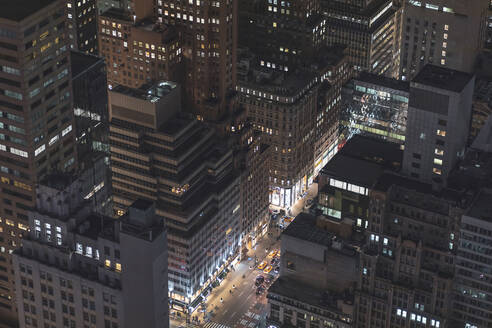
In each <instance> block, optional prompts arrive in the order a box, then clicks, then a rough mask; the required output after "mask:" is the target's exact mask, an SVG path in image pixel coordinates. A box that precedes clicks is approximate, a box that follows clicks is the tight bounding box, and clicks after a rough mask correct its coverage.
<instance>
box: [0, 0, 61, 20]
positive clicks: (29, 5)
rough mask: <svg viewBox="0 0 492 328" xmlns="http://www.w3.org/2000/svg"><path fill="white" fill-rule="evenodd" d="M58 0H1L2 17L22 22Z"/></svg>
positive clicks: (0, 12) (0, 13) (0, 14)
mask: <svg viewBox="0 0 492 328" xmlns="http://www.w3.org/2000/svg"><path fill="white" fill-rule="evenodd" d="M54 2H56V0H0V8H1V10H0V18H5V19H8V20H12V21H17V22H20V21H22V20H24V19H26V18H27V17H29V16H31V15H33V14H35V13H37V12H38V11H40V10H41V9H43V8H44V7H47V6H49V5H50V4H52V3H54Z"/></svg>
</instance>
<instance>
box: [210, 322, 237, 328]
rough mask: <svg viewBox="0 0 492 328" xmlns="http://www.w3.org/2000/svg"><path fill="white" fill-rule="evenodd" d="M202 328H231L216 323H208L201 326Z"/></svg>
mask: <svg viewBox="0 0 492 328" xmlns="http://www.w3.org/2000/svg"><path fill="white" fill-rule="evenodd" d="M203 327H204V328H231V327H229V326H226V325H223V324H221V323H218V322H213V321H209V322H207V323H206V324H204V325H203Z"/></svg>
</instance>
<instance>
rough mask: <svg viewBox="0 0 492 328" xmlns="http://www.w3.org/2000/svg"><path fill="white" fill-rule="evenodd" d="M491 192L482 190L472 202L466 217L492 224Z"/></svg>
mask: <svg viewBox="0 0 492 328" xmlns="http://www.w3.org/2000/svg"><path fill="white" fill-rule="evenodd" d="M491 200H492V190H491V189H483V190H481V191H480V193H479V194H478V196H477V197H476V199H475V201H474V202H473V204H472V206H471V208H470V211H469V212H468V214H467V215H468V216H471V217H474V218H477V219H481V220H485V221H490V222H492V201H491Z"/></svg>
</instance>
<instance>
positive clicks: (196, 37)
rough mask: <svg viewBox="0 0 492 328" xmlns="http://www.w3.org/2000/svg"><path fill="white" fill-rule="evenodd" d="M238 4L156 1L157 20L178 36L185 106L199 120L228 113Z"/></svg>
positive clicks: (227, 0) (221, 0) (222, 0)
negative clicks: (182, 66)
mask: <svg viewBox="0 0 492 328" xmlns="http://www.w3.org/2000/svg"><path fill="white" fill-rule="evenodd" d="M237 7H238V2H237V1H231V0H216V1H201V0H195V1H192V0H189V1H187V2H184V3H182V2H181V1H180V0H173V1H157V2H156V8H157V20H158V22H159V23H164V24H166V25H170V26H173V27H176V29H177V30H178V31H179V33H180V35H181V37H182V38H181V47H182V50H183V53H184V55H183V60H184V66H185V72H186V73H185V80H184V81H183V87H184V92H185V94H186V96H187V99H186V103H185V106H186V107H187V108H188V109H189V110H190V111H191V112H193V113H195V114H197V115H199V118H204V119H206V120H218V119H220V118H222V117H223V116H224V115H226V114H227V113H228V111H230V107H229V106H230V98H231V92H232V91H233V90H234V87H235V85H236V49H237Z"/></svg>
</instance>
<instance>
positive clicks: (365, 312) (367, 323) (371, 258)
mask: <svg viewBox="0 0 492 328" xmlns="http://www.w3.org/2000/svg"><path fill="white" fill-rule="evenodd" d="M469 201H470V197H468V194H467V193H466V191H465V192H461V191H460V192H450V193H442V194H436V193H433V192H432V187H431V185H430V184H424V183H422V182H419V181H416V180H410V179H408V178H403V177H400V176H396V175H394V174H391V173H387V174H384V175H383V176H381V177H380V178H379V181H378V182H377V184H376V185H375V186H374V188H373V189H372V192H371V193H370V201H369V204H370V205H369V206H370V209H369V224H368V227H367V229H366V232H365V233H366V244H365V246H364V247H363V248H362V250H361V257H360V271H359V273H360V277H359V286H358V290H357V292H356V297H355V299H356V300H355V304H356V314H355V321H356V324H355V327H411V326H422V327H437V328H439V327H440V328H444V327H450V325H449V324H450V315H451V312H452V311H451V304H452V300H453V278H454V274H455V256H456V251H457V248H458V239H459V237H458V236H459V235H458V233H459V223H460V220H461V216H462V214H463V213H464V212H465V210H466V208H467V207H468V206H469Z"/></svg>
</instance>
